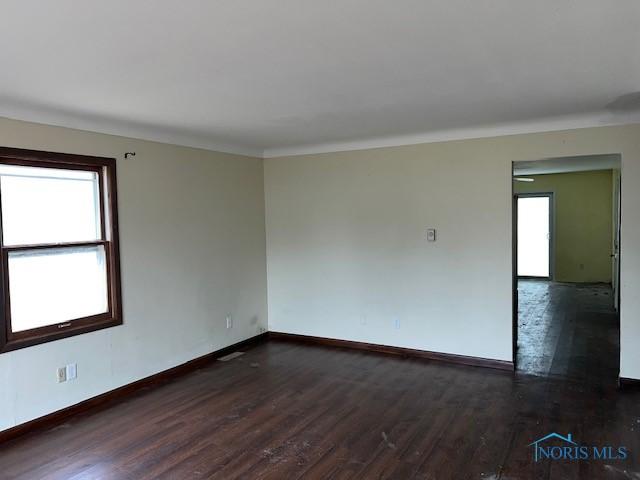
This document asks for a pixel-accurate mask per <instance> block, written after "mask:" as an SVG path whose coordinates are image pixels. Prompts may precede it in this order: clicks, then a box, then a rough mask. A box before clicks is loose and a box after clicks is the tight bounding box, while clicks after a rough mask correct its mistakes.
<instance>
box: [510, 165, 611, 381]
mask: <svg viewBox="0 0 640 480" xmlns="http://www.w3.org/2000/svg"><path fill="white" fill-rule="evenodd" d="M620 166H621V163H620V155H591V156H589V155H586V156H581V157H567V158H554V159H546V160H540V161H532V162H518V163H514V185H513V187H514V188H513V191H514V210H515V217H516V219H517V220H516V222H514V229H515V232H516V239H517V240H516V243H515V244H514V247H515V249H516V250H517V266H516V269H517V278H518V280H517V291H516V293H517V296H516V298H517V301H518V324H517V328H516V329H515V334H516V336H517V343H516V344H517V355H516V369H517V370H518V371H521V372H526V373H530V374H534V375H551V376H559V377H566V378H571V379H573V380H576V381H580V382H591V383H595V384H599V385H601V384H606V383H609V384H615V383H616V382H617V380H618V378H617V377H618V371H619V367H620V366H619V359H620V345H619V342H620V326H619V315H618V308H619V295H620V288H619V275H620V268H619V267H620V261H619V260H620V255H621V252H620V229H621V225H620V201H619V200H620V193H621V191H620V184H621V171H620Z"/></svg>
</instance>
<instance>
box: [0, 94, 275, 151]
mask: <svg viewBox="0 0 640 480" xmlns="http://www.w3.org/2000/svg"><path fill="white" fill-rule="evenodd" d="M2 107H3V108H2V109H1V110H0V117H1V118H8V119H10V120H18V121H22V122H30V123H39V124H43V125H49V126H54V127H64V128H72V129H74V130H82V131H85V132H90V133H101V134H106V135H115V136H119V137H126V138H132V139H136V140H147V141H151V142H158V143H166V144H170V145H177V146H182V147H191V148H199V149H202V150H208V151H213V152H220V153H230V154H233V155H242V156H248V157H257V158H262V153H263V151H262V149H261V148H253V147H248V146H245V145H238V144H234V143H227V142H225V141H218V140H214V139H212V138H211V137H210V136H207V135H203V134H192V133H189V132H185V131H179V130H176V129H171V128H165V127H156V126H152V125H145V124H142V123H134V122H129V121H126V120H119V119H115V118H114V119H105V118H103V117H90V118H89V117H86V116H81V115H77V114H73V113H67V112H62V111H59V110H53V109H47V108H43V109H40V108H37V107H31V106H23V105H10V106H8V105H6V103H5V104H4V105H2Z"/></svg>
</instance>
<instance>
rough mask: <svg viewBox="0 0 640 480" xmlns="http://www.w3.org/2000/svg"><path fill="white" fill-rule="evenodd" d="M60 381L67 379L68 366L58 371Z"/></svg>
mask: <svg viewBox="0 0 640 480" xmlns="http://www.w3.org/2000/svg"><path fill="white" fill-rule="evenodd" d="M57 378H58V383H62V382H66V381H67V367H60V368H58V371H57Z"/></svg>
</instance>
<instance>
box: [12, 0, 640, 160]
mask: <svg viewBox="0 0 640 480" xmlns="http://www.w3.org/2000/svg"><path fill="white" fill-rule="evenodd" d="M639 25H640V2H638V1H637V0H616V1H611V0H531V1H525V0H484V1H473V0H398V1H389V0H340V1H332V0H324V1H320V0H244V1H237V0H197V1H196V0H185V1H176V0H171V1H169V0H109V1H97V0H85V1H77V0H56V1H45V0H41V1H25V0H3V1H2V4H1V13H0V65H1V66H2V75H0V115H1V116H6V117H10V118H17V119H22V120H31V121H36V122H43V123H50V124H55V125H63V126H70V127H75V128H83V129H86V130H95V131H100V132H106V133H114V134H120V135H127V136H132V137H139V138H148V139H152V140H160V141H166V142H170V143H178V144H184V145H193V146H199V147H204V148H211V149H217V150H223V151H231V152H238V153H247V154H253V155H265V156H273V155H278V154H294V153H305V152H318V151H331V150H339V149H352V148H364V147H374V146H383V145H394V144H403V143H405V144H406V143H418V142H422V141H432V140H445V139H451V138H465V137H480V136H488V135H495V134H502V133H519V132H526V131H542V130H554V129H562V128H575V127H583V126H593V125H602V124H619V123H630V122H636V121H640V96H639V95H638V94H636V92H638V91H640V53H639V52H640V28H639Z"/></svg>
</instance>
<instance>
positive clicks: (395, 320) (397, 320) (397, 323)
mask: <svg viewBox="0 0 640 480" xmlns="http://www.w3.org/2000/svg"><path fill="white" fill-rule="evenodd" d="M393 325H394V326H395V327H396V330H398V329H399V328H400V319H399V318H396V319H394V321H393Z"/></svg>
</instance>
